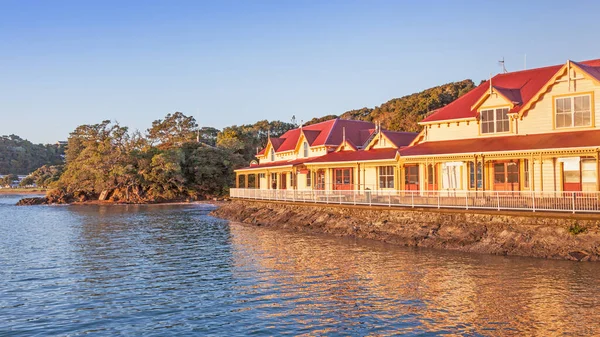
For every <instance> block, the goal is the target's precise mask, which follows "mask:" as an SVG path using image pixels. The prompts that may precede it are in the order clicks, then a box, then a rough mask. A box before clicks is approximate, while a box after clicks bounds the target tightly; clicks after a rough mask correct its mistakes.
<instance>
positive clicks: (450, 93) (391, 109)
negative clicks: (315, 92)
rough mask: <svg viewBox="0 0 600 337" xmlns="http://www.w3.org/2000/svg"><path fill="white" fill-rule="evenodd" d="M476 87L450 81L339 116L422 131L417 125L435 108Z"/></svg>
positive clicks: (469, 81) (469, 83)
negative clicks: (373, 106)
mask: <svg viewBox="0 0 600 337" xmlns="http://www.w3.org/2000/svg"><path fill="white" fill-rule="evenodd" d="M474 88H475V84H474V83H473V81H472V80H468V79H467V80H464V81H460V82H452V83H447V84H443V85H440V86H437V87H433V88H429V89H426V90H423V91H421V92H417V93H414V94H411V95H406V96H403V97H400V98H394V99H391V100H389V101H387V102H385V103H383V104H382V105H380V106H378V107H375V108H362V109H357V110H350V111H347V112H345V113H343V114H342V115H340V118H343V119H357V120H363V121H369V122H375V121H377V122H381V125H382V126H383V127H384V128H386V129H388V130H392V131H412V132H418V131H420V130H421V127H420V126H419V124H418V123H419V122H420V121H421V120H422V119H423V118H425V117H426V116H427V114H428V113H429V112H431V111H433V110H435V109H439V108H441V107H443V106H445V105H448V104H450V103H452V102H453V101H454V100H456V99H457V98H459V97H460V96H462V95H464V94H466V93H467V92H469V91H471V90H472V89H474Z"/></svg>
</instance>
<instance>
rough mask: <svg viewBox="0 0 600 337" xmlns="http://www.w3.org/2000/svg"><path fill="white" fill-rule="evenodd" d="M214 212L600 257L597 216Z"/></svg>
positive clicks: (423, 241) (273, 222)
mask: <svg viewBox="0 0 600 337" xmlns="http://www.w3.org/2000/svg"><path fill="white" fill-rule="evenodd" d="M212 214H213V215H214V216H217V217H221V218H224V219H228V220H232V221H237V222H242V223H245V224H249V225H255V226H266V227H274V228H282V229H289V230H294V231H302V232H312V233H327V234H333V235H337V236H353V237H359V238H366V239H373V240H379V241H384V242H388V243H392V244H398V245H405V246H417V247H429V248H438V249H450V250H458V251H464V252H473V253H487V254H495V255H516V256H530V257H539V258H549V259H567V260H578V261H599V260H600V217H598V216H570V215H565V214H550V213H545V214H537V213H519V214H508V213H502V212H496V211H481V212H476V211H463V210H461V211H457V210H437V209H435V210H434V209H400V208H392V209H390V208H384V207H381V208H368V207H363V206H329V205H308V204H307V205H304V204H288V203H274V202H261V201H240V200H236V201H232V202H230V203H227V204H224V205H222V206H221V207H220V208H219V209H217V210H215V211H213V213H212Z"/></svg>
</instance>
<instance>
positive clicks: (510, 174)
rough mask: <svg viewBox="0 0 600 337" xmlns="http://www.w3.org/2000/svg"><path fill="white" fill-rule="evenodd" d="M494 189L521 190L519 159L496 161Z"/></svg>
mask: <svg viewBox="0 0 600 337" xmlns="http://www.w3.org/2000/svg"><path fill="white" fill-rule="evenodd" d="M494 190H495V191H518V190H519V161H518V160H516V161H510V162H496V163H494Z"/></svg>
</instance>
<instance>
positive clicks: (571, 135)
mask: <svg viewBox="0 0 600 337" xmlns="http://www.w3.org/2000/svg"><path fill="white" fill-rule="evenodd" d="M596 146H599V147H600V130H590V131H570V132H554V133H542V134H533V135H512V136H502V137H487V138H470V139H459V140H447V141H438V142H425V143H421V144H417V145H414V146H409V147H406V148H404V149H401V150H400V151H399V152H400V155H401V156H403V157H410V156H427V155H443V154H465V153H486V152H504V151H527V150H541V149H563V148H574V147H596Z"/></svg>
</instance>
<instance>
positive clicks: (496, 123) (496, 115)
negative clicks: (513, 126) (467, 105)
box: [479, 106, 510, 135]
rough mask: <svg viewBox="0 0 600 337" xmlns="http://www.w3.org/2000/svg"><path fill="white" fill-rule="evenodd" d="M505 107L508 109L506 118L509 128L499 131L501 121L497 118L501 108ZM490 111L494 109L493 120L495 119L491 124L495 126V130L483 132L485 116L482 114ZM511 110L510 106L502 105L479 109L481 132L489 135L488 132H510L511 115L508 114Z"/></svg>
mask: <svg viewBox="0 0 600 337" xmlns="http://www.w3.org/2000/svg"><path fill="white" fill-rule="evenodd" d="M504 109H506V118H507V121H508V129H507V130H503V131H498V122H499V121H500V120H498V118H497V117H498V111H499V110H504ZM488 111H492V120H493V122H492V123H491V124H492V126H493V127H494V131H492V132H489V131H488V132H483V123H484V121H483V117H482V116H483V113H484V112H488ZM509 111H510V107H508V106H502V107H497V108H482V109H481V110H479V116H480V117H479V118H480V124H481V125H480V127H479V132H480V133H481V134H482V135H487V134H492V133H508V132H510V116H509V115H508V113H509ZM487 122H488V123H489V121H487Z"/></svg>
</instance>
